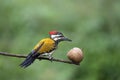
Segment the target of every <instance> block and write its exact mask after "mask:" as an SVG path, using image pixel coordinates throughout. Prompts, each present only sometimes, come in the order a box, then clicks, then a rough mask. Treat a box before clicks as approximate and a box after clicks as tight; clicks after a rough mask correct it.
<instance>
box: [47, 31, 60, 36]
mask: <svg viewBox="0 0 120 80" xmlns="http://www.w3.org/2000/svg"><path fill="white" fill-rule="evenodd" d="M57 33H58V32H57V31H50V32H49V34H50V35H55V34H57Z"/></svg>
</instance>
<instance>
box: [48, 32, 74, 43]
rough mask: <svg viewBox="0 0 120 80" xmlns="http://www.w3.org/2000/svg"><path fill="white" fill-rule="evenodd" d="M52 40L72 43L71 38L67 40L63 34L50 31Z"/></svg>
mask: <svg viewBox="0 0 120 80" xmlns="http://www.w3.org/2000/svg"><path fill="white" fill-rule="evenodd" d="M49 34H50V38H51V39H53V40H55V41H58V42H60V41H72V40H70V39H69V38H66V37H65V36H64V35H63V34H62V33H61V32H58V31H50V32H49Z"/></svg>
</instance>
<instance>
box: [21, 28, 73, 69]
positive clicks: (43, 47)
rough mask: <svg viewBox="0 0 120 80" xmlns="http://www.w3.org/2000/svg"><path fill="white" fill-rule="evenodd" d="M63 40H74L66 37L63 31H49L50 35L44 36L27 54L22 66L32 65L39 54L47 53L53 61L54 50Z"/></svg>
mask: <svg viewBox="0 0 120 80" xmlns="http://www.w3.org/2000/svg"><path fill="white" fill-rule="evenodd" d="M61 41H70V42H71V41H72V40H71V39H69V38H67V37H65V36H64V35H63V33H61V32H59V31H56V30H53V31H50V32H49V37H48V38H44V39H42V40H40V41H39V42H38V44H36V45H35V47H34V48H33V50H32V51H31V52H30V53H29V54H28V55H27V57H26V59H25V60H24V61H23V62H22V63H21V64H20V66H21V67H23V68H26V67H28V66H30V65H31V64H32V63H33V62H34V61H35V60H36V59H37V58H38V57H39V56H42V55H46V56H48V58H49V59H50V60H51V61H52V59H53V57H52V54H53V52H54V51H55V50H56V49H57V47H58V44H59V43H60V42H61Z"/></svg>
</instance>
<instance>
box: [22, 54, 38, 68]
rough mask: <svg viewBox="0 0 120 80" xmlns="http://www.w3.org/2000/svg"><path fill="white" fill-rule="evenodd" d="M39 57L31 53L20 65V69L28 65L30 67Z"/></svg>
mask: <svg viewBox="0 0 120 80" xmlns="http://www.w3.org/2000/svg"><path fill="white" fill-rule="evenodd" d="M38 56H39V54H35V53H33V52H31V53H30V54H29V55H28V56H27V58H26V59H25V60H24V61H23V62H22V63H21V64H20V66H21V67H23V68H26V67H28V66H29V65H31V64H32V63H33V62H34V61H35V59H36V58H37V57H38Z"/></svg>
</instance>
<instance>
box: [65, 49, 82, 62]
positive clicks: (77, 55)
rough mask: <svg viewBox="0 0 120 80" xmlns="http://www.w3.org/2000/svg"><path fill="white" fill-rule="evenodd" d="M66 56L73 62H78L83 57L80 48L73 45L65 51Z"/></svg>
mask: <svg viewBox="0 0 120 80" xmlns="http://www.w3.org/2000/svg"><path fill="white" fill-rule="evenodd" d="M67 57H68V58H69V59H70V60H71V61H72V62H74V63H75V64H79V63H80V62H81V61H82V59H83V52H82V50H81V49H80V48H77V47H74V48H73V49H71V50H70V51H69V52H68V53H67Z"/></svg>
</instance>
